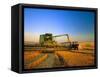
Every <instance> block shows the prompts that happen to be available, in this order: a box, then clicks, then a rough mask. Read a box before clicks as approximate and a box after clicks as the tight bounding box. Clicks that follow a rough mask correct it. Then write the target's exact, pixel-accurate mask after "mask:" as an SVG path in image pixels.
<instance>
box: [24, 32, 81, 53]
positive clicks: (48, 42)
mask: <svg viewBox="0 0 100 77" xmlns="http://www.w3.org/2000/svg"><path fill="white" fill-rule="evenodd" d="M62 36H66V37H67V41H66V42H63V43H57V41H55V40H54V38H57V37H62ZM78 46H79V44H78V42H77V41H73V42H71V41H70V39H69V35H68V34H62V35H56V36H53V35H52V34H51V33H46V34H42V35H40V38H39V44H34V45H29V46H25V50H28V49H29V50H32V51H42V52H47V53H48V52H54V51H66V50H72V49H73V50H78Z"/></svg>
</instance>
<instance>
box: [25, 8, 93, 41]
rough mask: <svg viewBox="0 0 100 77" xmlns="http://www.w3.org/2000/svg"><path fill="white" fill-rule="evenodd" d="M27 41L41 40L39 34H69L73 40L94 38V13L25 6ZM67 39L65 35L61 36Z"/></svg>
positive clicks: (90, 39) (91, 39)
mask: <svg viewBox="0 0 100 77" xmlns="http://www.w3.org/2000/svg"><path fill="white" fill-rule="evenodd" d="M24 33H25V34H24V38H25V41H33V42H35V41H36V42H38V41H39V35H40V34H45V33H52V34H53V35H60V34H69V36H70V39H71V40H75V41H93V40H94V13H93V12H89V11H71V10H52V9H39V8H38V9H36V8H24ZM59 39H60V40H62V39H63V40H65V39H66V38H65V37H60V38H59Z"/></svg>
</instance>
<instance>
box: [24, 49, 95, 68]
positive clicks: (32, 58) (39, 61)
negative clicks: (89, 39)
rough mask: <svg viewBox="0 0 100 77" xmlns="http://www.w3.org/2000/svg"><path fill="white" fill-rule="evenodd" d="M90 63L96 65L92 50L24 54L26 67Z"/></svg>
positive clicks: (68, 65)
mask: <svg viewBox="0 0 100 77" xmlns="http://www.w3.org/2000/svg"><path fill="white" fill-rule="evenodd" d="M90 52H91V53H90ZM90 65H94V53H93V51H91V50H84V51H83V50H80V51H55V53H42V52H40V51H34V52H27V51H26V52H25V54H24V67H25V69H34V68H35V69H36V68H53V67H71V66H90Z"/></svg>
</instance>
